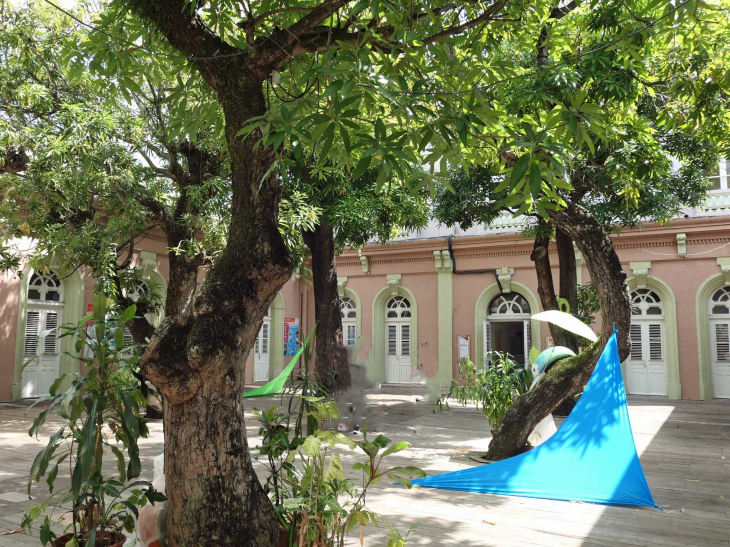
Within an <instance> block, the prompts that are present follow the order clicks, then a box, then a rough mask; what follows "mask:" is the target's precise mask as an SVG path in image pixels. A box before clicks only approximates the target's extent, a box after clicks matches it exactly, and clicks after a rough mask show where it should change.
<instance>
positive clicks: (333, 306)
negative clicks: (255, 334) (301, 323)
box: [304, 224, 350, 391]
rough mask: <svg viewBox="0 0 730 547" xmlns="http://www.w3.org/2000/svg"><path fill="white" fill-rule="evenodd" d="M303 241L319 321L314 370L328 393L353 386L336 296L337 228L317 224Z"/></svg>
mask: <svg viewBox="0 0 730 547" xmlns="http://www.w3.org/2000/svg"><path fill="white" fill-rule="evenodd" d="M304 242H305V243H306V244H307V247H309V251H310V252H311V254H312V284H313V286H314V313H315V316H316V319H317V336H316V339H315V340H316V352H317V360H316V365H315V371H316V372H317V376H318V379H319V382H320V383H321V384H322V386H323V387H324V388H325V389H327V390H328V391H342V390H345V389H347V388H348V387H350V371H349V368H348V363H347V354H346V352H345V351H343V348H342V346H341V345H340V343H339V339H340V336H341V335H342V317H341V315H340V296H339V294H338V293H337V263H336V256H335V239H334V228H333V227H332V226H326V225H321V224H320V225H317V226H316V227H315V229H314V230H313V231H311V232H304Z"/></svg>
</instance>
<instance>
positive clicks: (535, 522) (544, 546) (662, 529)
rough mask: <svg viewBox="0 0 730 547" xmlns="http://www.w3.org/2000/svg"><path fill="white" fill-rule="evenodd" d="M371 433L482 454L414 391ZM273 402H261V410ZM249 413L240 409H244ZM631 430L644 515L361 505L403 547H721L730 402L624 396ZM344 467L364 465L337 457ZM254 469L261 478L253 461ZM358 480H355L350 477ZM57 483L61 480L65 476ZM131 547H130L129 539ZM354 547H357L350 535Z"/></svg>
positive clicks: (483, 503)
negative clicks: (405, 543) (647, 494)
mask: <svg viewBox="0 0 730 547" xmlns="http://www.w3.org/2000/svg"><path fill="white" fill-rule="evenodd" d="M368 400H369V405H368V408H367V420H368V428H369V429H371V430H372V429H376V430H378V432H381V433H384V434H385V435H386V436H388V437H389V438H391V439H393V440H395V441H401V440H405V441H408V442H409V443H411V445H412V446H411V448H409V449H407V450H405V451H403V452H401V453H399V454H398V455H396V456H395V457H394V458H393V459H392V460H391V464H392V465H418V466H420V467H422V468H424V469H425V470H426V471H427V472H428V473H429V474H433V473H442V472H445V471H453V470H456V469H463V468H465V467H467V466H469V465H472V464H473V462H471V461H470V460H469V458H468V455H469V454H470V453H479V452H481V451H484V450H486V448H487V446H488V444H489V441H490V433H489V430H488V427H487V425H486V420H485V418H484V417H483V415H482V414H481V413H480V412H478V411H476V410H475V409H473V408H461V407H458V406H452V407H451V410H450V411H447V412H445V413H443V414H438V415H437V414H434V413H433V406H432V405H430V404H429V403H427V402H425V401H424V393H423V391H422V389H421V388H419V387H413V388H411V387H404V388H399V387H394V386H387V387H384V388H383V389H381V390H380V391H378V392H375V393H372V394H370V395H369V398H368ZM271 404H274V401H273V400H268V401H266V400H258V401H256V403H254V404H253V406H257V407H259V408H261V407H266V406H267V405H269V406H270V405H271ZM26 406H27V405H25V404H13V403H5V404H0V533H3V532H8V531H12V530H14V529H15V528H17V527H18V525H19V523H20V520H21V518H22V512H23V510H24V509H25V508H27V507H28V506H29V505H31V504H33V503H37V502H38V501H40V500H42V499H43V496H44V495H46V490H45V489H44V488H43V486H45V483H41V485H37V486H35V487H34V490H33V494H34V495H38V496H39V499H36V500H33V501H28V500H27V499H24V498H23V496H22V494H23V493H24V492H25V488H26V481H27V473H28V469H29V468H30V465H31V463H32V461H33V458H34V457H35V454H36V453H37V451H38V450H39V449H40V448H41V447H42V446H43V444H44V443H45V442H46V441H47V438H48V435H49V434H50V433H51V432H52V431H54V429H55V428H54V425H53V424H49V425H48V426H47V427H46V428H44V431H43V434H42V435H41V437H40V440H35V439H31V438H29V437H28V435H27V430H28V427H29V426H30V422H31V419H32V417H33V416H34V415H35V414H36V411H35V410H34V411H31V414H30V415H29V416H28V417H26V416H25V415H24V411H25V407H26ZM250 406H252V404H251V403H248V402H247V408H250ZM629 409H630V415H631V424H632V428H633V432H634V437H635V440H636V445H637V449H638V451H639V454H640V456H641V463H642V466H643V468H644V472H645V473H646V477H647V480H648V482H649V486H650V487H651V490H652V493H653V495H654V498H655V500H656V502H657V503H658V504H659V505H661V506H662V507H663V508H664V509H665V511H659V510H657V509H650V508H639V509H637V508H624V507H607V506H601V505H592V504H584V503H568V502H558V501H549V500H536V499H529V498H516V497H505V496H489V495H484V494H471V493H467V492H451V491H446V490H434V489H427V488H414V489H412V490H407V489H405V488H404V487H401V486H396V485H393V484H390V483H389V482H387V481H383V482H381V483H380V484H378V485H377V486H376V487H375V488H374V489H373V491H372V493H371V494H370V496H369V497H368V504H369V506H370V507H371V508H372V509H373V510H375V511H377V512H379V513H381V514H382V515H383V516H384V517H385V519H386V520H387V521H388V522H389V523H390V524H391V525H392V526H393V527H394V528H396V529H398V530H399V531H401V532H405V531H407V530H408V528H409V527H410V526H411V525H412V524H419V526H418V528H417V529H416V530H415V531H414V532H413V533H412V535H411V536H410V538H409V545H423V546H435V545H444V546H451V545H454V546H456V545H458V546H495V547H528V546H529V547H536V546H540V547H553V546H566V547H580V546H590V547H594V546H623V547H626V546H628V547H659V546H662V547H690V546H691V547H730V401H711V402H701V401H669V400H667V399H664V398H654V397H630V398H629ZM150 430H151V436H150V438H149V439H146V440H143V441H142V444H141V454H142V461H143V468H144V475H145V476H147V477H149V478H151V475H152V461H153V459H154V457H155V456H156V455H157V454H159V453H160V452H161V451H162V445H163V443H162V424H161V423H160V422H153V423H151V424H150ZM257 430H258V428H257V426H256V422H255V420H254V419H250V420H249V423H248V434H249V444H250V445H251V446H256V445H257V444H258V442H259V439H258V438H257V437H256V433H257ZM343 459H344V461H345V467H346V469H347V468H349V467H350V465H351V464H352V463H354V462H356V461H360V460H362V459H363V458H362V457H360V455H359V454H357V452H352V453H350V452H343ZM257 471H258V472H262V468H261V466H258V464H257ZM352 478H353V480H355V479H356V478H357V475H356V474H354V473H352ZM59 480H65V481H68V472H66V474H65V475H64V476H61V477H59ZM386 532H387V530H386V529H383V528H381V529H376V528H374V527H373V526H368V528H367V529H366V533H365V544H366V545H368V546H378V545H383V546H384V545H385V544H386V542H387V538H386V536H387V533H386ZM128 543H131V541H130V542H128ZM351 543H352V545H359V543H360V542H359V539H358V538H357V537H353V538H352V540H351ZM39 544H40V543H39V542H38V540H37V539H36V538H34V537H31V536H27V535H24V534H21V533H15V534H10V535H0V547H23V546H27V545H39Z"/></svg>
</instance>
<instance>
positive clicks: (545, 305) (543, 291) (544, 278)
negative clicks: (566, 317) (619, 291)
mask: <svg viewBox="0 0 730 547" xmlns="http://www.w3.org/2000/svg"><path fill="white" fill-rule="evenodd" d="M549 247H550V238H549V237H548V236H547V235H544V234H542V233H540V234H538V235H537V237H535V242H534V245H533V249H532V254H531V255H530V259H531V260H532V261H533V262H534V263H535V273H536V274H537V293H538V295H539V296H540V303H541V304H542V309H544V310H557V309H559V307H558V298H557V296H556V294H555V285H554V283H553V271H552V267H551V264H550V255H549ZM571 248H572V242H571ZM573 265H574V266H575V255H574V256H573ZM565 269H566V268H565V267H564V266H563V262H562V260H561V262H560V287H561V290H562V289H563V284H564V280H563V276H564V270H565ZM573 279H575V268H573ZM548 326H549V328H550V334H551V335H552V337H553V341H554V342H555V345H556V346H565V347H568V348H570V349H572V350H573V351H578V342H577V340H576V337H575V335H573V334H572V333H570V332H568V331H566V330H564V329H561V328H560V327H558V326H557V325H553V324H552V323H548Z"/></svg>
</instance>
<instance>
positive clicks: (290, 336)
mask: <svg viewBox="0 0 730 547" xmlns="http://www.w3.org/2000/svg"><path fill="white" fill-rule="evenodd" d="M297 323H298V321H297ZM297 323H285V324H284V327H285V328H284V355H296V353H297V351H299V346H300V345H301V340H300V339H299V336H300V334H299V325H298V324H297Z"/></svg>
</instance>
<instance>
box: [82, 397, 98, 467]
mask: <svg viewBox="0 0 730 547" xmlns="http://www.w3.org/2000/svg"><path fill="white" fill-rule="evenodd" d="M95 458H96V401H94V404H93V406H92V407H91V411H90V412H89V415H88V417H87V419H86V424H84V433H83V436H82V440H81V451H80V452H79V461H80V462H81V472H82V474H83V476H84V477H88V476H89V475H91V472H92V471H93V469H94V459H95Z"/></svg>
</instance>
